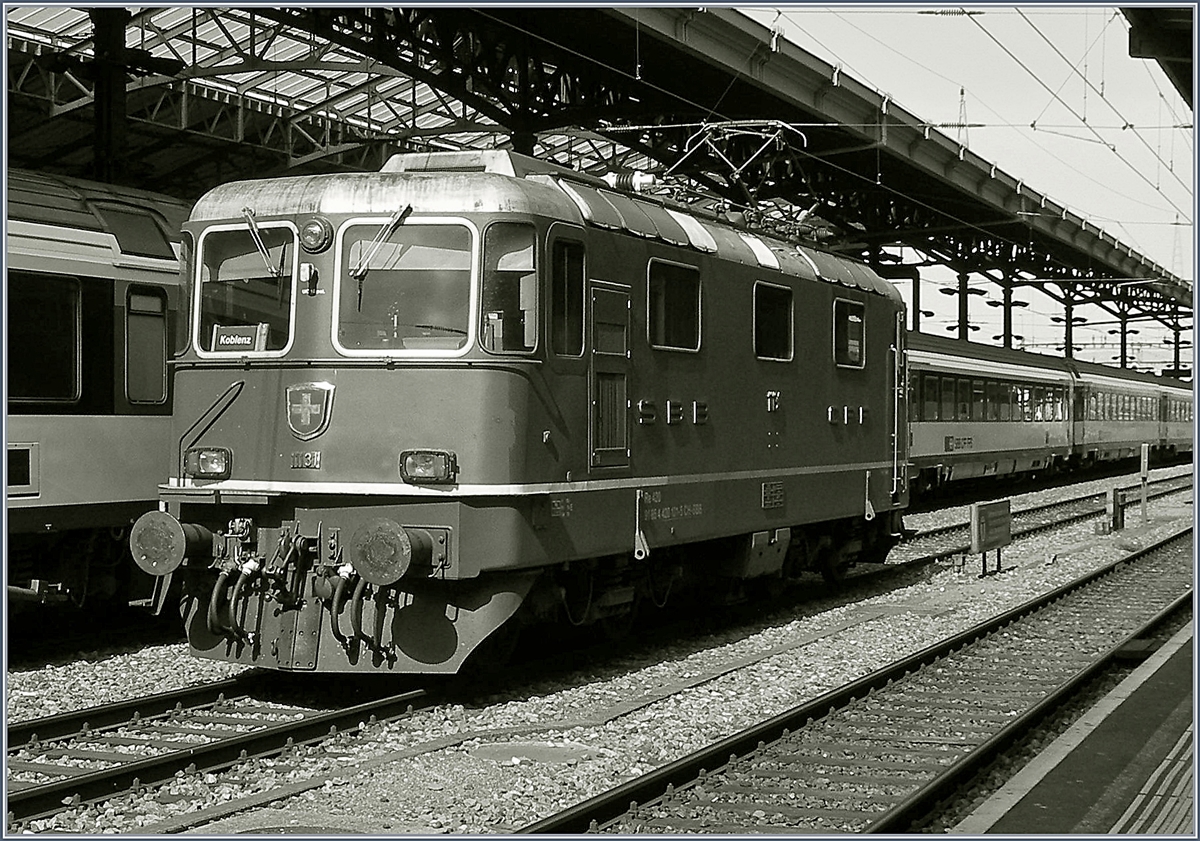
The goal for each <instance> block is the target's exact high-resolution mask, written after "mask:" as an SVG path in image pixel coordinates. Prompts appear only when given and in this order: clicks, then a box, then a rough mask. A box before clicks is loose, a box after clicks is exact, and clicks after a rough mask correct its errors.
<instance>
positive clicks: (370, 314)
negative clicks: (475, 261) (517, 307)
mask: <svg viewBox="0 0 1200 841" xmlns="http://www.w3.org/2000/svg"><path fill="white" fill-rule="evenodd" d="M341 255H342V256H341V274H340V278H339V289H338V298H337V327H336V329H337V339H336V344H337V346H338V347H339V348H341V349H342V350H345V351H347V352H350V353H353V352H355V351H360V352H361V351H379V350H385V351H424V352H434V353H437V352H445V351H457V350H460V349H462V348H464V347H465V346H466V345H467V342H468V341H469V338H470V335H471V334H470V313H471V266H472V236H471V231H470V229H468V228H467V227H466V226H464V225H457V224H441V223H437V224H424V223H422V222H421V221H420V220H413V219H409V220H408V221H406V222H405V223H404V224H403V225H400V226H398V227H394V228H392V229H391V230H390V231H389V229H388V226H387V225H386V222H384V221H379V222H374V221H373V222H369V223H365V222H364V223H358V224H350V225H347V226H346V228H345V229H344V231H343V233H342V244H341ZM515 259H520V258H519V257H518V258H515ZM529 260H530V261H532V256H531V255H530V256H529ZM497 265H499V263H497ZM530 265H532V263H530ZM518 291H519V290H518ZM514 294H517V293H514ZM515 314H516V313H514V315H515ZM517 333H518V334H521V331H519V330H518V331H517ZM518 339H520V335H518Z"/></svg>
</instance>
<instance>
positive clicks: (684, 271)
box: [646, 260, 700, 351]
mask: <svg viewBox="0 0 1200 841" xmlns="http://www.w3.org/2000/svg"><path fill="white" fill-rule="evenodd" d="M647 287H648V292H647V294H648V295H649V302H648V306H647V308H646V312H647V314H648V318H647V325H646V327H647V331H648V333H649V335H648V337H647V338H648V339H649V342H650V345H651V347H655V348H659V349H661V350H690V351H696V350H699V349H700V270H699V269H697V268H695V267H693V266H681V265H679V264H678V263H666V262H663V261H662V260H651V261H650V268H649V282H648V284H647Z"/></svg>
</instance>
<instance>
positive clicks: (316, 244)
mask: <svg viewBox="0 0 1200 841" xmlns="http://www.w3.org/2000/svg"><path fill="white" fill-rule="evenodd" d="M332 241H333V225H331V224H329V220H328V219H325V218H324V217H322V216H314V217H313V218H311V219H309V220H308V221H307V222H305V223H304V224H303V225H302V226H301V227H300V245H301V246H302V247H303V248H304V250H305V251H307V252H308V253H309V254H316V253H317V252H318V251H324V250H325V249H326V248H328V247H329V243H330V242H332Z"/></svg>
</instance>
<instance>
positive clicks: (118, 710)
mask: <svg viewBox="0 0 1200 841" xmlns="http://www.w3.org/2000/svg"><path fill="white" fill-rule="evenodd" d="M258 683H259V679H258V676H256V675H251V676H249V677H245V678H234V679H231V680H225V681H219V682H216V683H212V684H206V685H203V686H199V687H193V688H189V689H184V690H179V691H176V692H168V693H163V694H160V695H154V696H149V697H145V698H138V699H134V700H131V701H124V702H119V703H115V704H108V705H104V706H101V707H92V708H90V709H85V710H79V711H76V712H70V713H64V714H62V715H57V716H52V717H50V718H41V719H35V720H32V721H27V722H20V723H16V724H11V725H9V727H8V757H7V773H8V778H7V780H8V804H7V823H8V827H9V829H10V831H12V830H16V831H19V830H20V828H21V827H22V825H23V824H25V823H26V822H28V821H30V820H34V819H40V818H45V817H48V816H50V815H52V814H54V813H55V812H59V811H62V810H64V809H68V808H73V807H76V806H79V805H81V804H86V803H90V802H96V801H100V800H103V799H106V798H110V797H112V796H114V795H116V794H120V793H121V792H124V791H130V790H137V789H139V788H141V787H143V786H152V785H155V784H158V783H161V782H163V781H165V780H169V779H170V778H172V777H173V776H174V775H175V774H176V773H177V772H180V771H185V772H187V773H194V772H196V771H212V770H217V769H222V768H227V767H230V766H232V765H234V764H236V763H238V762H242V761H246V760H249V759H253V758H256V757H262V756H269V755H274V754H278V753H280V752H281V751H284V750H287V749H289V748H291V747H292V746H297V745H302V744H305V743H310V742H315V741H320V740H322V739H327V738H329V737H331V736H333V735H337V734H339V733H354V732H357V731H358V730H359V729H361V728H363V727H366V726H370V725H372V724H374V723H376V722H380V721H386V720H389V719H394V718H399V717H401V716H404V715H407V714H409V713H411V712H412V711H413V709H414V704H417V703H421V702H422V701H423V699H424V698H425V692H424V691H423V690H413V691H409V692H403V693H400V694H396V695H388V696H386V697H382V698H376V699H373V700H370V701H366V702H363V703H360V704H356V705H352V706H346V707H341V708H338V709H333V710H312V709H305V708H301V707H295V706H289V705H285V704H279V703H274V702H270V701H264V700H262V699H260V698H256V697H255V689H256V688H257V685H258Z"/></svg>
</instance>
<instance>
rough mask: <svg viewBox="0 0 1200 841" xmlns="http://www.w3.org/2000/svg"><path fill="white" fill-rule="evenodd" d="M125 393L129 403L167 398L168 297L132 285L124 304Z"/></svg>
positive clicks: (159, 291)
mask: <svg viewBox="0 0 1200 841" xmlns="http://www.w3.org/2000/svg"><path fill="white" fill-rule="evenodd" d="M125 394H126V396H127V397H128V398H129V402H130V403H161V402H163V401H164V400H166V399H167V296H166V294H165V293H164V292H163V291H162V290H161V289H148V288H144V287H140V288H139V287H131V288H130V290H129V298H128V301H127V303H126V307H125Z"/></svg>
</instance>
